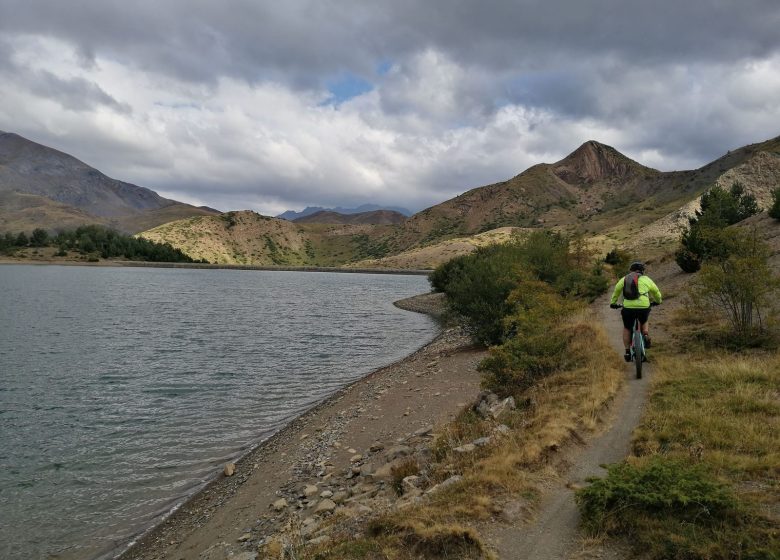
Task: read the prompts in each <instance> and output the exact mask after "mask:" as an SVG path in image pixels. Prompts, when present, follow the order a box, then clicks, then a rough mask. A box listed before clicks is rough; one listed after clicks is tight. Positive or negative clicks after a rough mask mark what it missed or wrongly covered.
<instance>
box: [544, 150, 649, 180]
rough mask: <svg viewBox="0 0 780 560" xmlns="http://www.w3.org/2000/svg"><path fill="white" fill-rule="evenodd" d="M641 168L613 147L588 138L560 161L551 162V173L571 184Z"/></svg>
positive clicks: (633, 171)
mask: <svg viewBox="0 0 780 560" xmlns="http://www.w3.org/2000/svg"><path fill="white" fill-rule="evenodd" d="M639 169H643V166H641V165H640V164H638V163H637V162H635V161H634V160H632V159H630V158H627V157H626V156H624V155H623V154H621V153H620V152H618V151H617V150H616V149H615V148H613V147H611V146H607V145H605V144H601V143H599V142H596V141H595V140H588V141H587V142H585V143H584V144H583V145H582V146H580V147H579V148H577V149H576V150H574V151H573V152H572V153H571V154H569V155H568V156H566V157H565V158H564V159H562V160H561V161H559V162H557V163H555V164H553V173H555V175H556V176H558V177H559V178H560V179H562V180H563V181H566V182H567V183H569V184H571V185H576V184H581V183H595V182H598V181H602V180H605V179H613V178H625V177H626V176H628V175H631V174H633V173H635V172H636V171H637V170H639Z"/></svg>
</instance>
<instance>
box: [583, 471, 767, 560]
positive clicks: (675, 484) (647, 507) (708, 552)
mask: <svg viewBox="0 0 780 560" xmlns="http://www.w3.org/2000/svg"><path fill="white" fill-rule="evenodd" d="M607 471H608V474H607V476H606V478H603V479H596V480H594V481H593V483H592V484H591V485H590V486H588V487H587V488H584V489H582V490H579V491H578V492H577V495H576V500H577V505H578V507H579V509H580V512H581V514H582V523H583V526H584V528H585V530H586V531H587V532H588V533H590V534H600V533H606V534H620V535H623V536H627V537H629V538H630V540H631V542H632V543H633V544H634V546H635V547H636V548H637V549H638V550H641V551H642V553H643V557H646V558H652V559H666V558H684V559H686V560H694V559H700V560H705V559H707V560H715V559H723V560H726V559H732V558H743V559H747V558H753V559H756V560H758V559H767V560H768V559H770V558H773V557H774V558H776V556H772V553H771V550H772V548H773V546H776V544H777V538H776V536H775V537H772V535H771V531H768V530H766V525H767V522H766V520H764V519H761V518H758V517H756V516H754V515H752V514H750V513H748V512H747V511H746V510H745V508H744V507H743V506H742V505H741V504H740V502H739V501H738V500H737V498H736V496H735V494H734V492H733V491H732V490H731V488H730V487H728V486H726V485H725V484H723V483H721V482H719V481H717V480H716V479H715V478H714V477H713V476H712V475H711V474H709V472H708V471H707V470H706V469H705V468H704V467H702V466H700V465H696V466H691V465H688V464H686V463H684V462H682V461H679V460H672V459H668V458H664V457H659V456H656V457H653V458H651V459H650V460H649V461H648V462H646V463H645V464H643V465H638V466H634V465H631V464H629V463H627V462H623V463H619V464H616V465H610V466H609V467H607Z"/></svg>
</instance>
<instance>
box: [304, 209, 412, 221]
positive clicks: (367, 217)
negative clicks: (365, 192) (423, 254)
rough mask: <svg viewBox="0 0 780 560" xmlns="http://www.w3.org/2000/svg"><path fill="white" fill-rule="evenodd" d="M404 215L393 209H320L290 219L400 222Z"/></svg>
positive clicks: (404, 217)
mask: <svg viewBox="0 0 780 560" xmlns="http://www.w3.org/2000/svg"><path fill="white" fill-rule="evenodd" d="M405 219H406V216H405V215H403V214H401V213H400V212H395V211H394V210H372V211H370V212H356V213H352V214H342V213H340V212H334V211H330V210H320V211H319V212H315V213H314V214H308V215H306V216H302V217H300V218H296V219H294V220H292V221H293V222H295V223H296V224H377V225H378V224H400V223H401V222H403V221H404V220H405Z"/></svg>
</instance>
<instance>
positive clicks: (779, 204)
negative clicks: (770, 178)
mask: <svg viewBox="0 0 780 560" xmlns="http://www.w3.org/2000/svg"><path fill="white" fill-rule="evenodd" d="M769 215H770V216H771V217H772V218H774V219H775V220H780V187H777V188H775V189H772V206H770V207H769Z"/></svg>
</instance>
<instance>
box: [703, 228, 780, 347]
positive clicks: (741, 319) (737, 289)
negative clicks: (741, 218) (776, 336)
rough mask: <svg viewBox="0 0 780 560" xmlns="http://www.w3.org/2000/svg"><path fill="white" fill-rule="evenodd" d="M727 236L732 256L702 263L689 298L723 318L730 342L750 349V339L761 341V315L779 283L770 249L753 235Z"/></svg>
mask: <svg viewBox="0 0 780 560" xmlns="http://www.w3.org/2000/svg"><path fill="white" fill-rule="evenodd" d="M730 233H732V234H733V235H732V236H731V243H732V247H731V251H732V254H731V255H729V256H728V257H726V258H721V259H718V260H716V261H714V262H711V263H708V264H705V265H704V266H703V267H702V270H701V272H700V273H699V277H698V278H697V279H696V281H695V282H693V283H692V285H691V289H690V295H691V299H692V300H693V302H694V304H695V305H698V306H700V307H702V308H704V309H710V310H713V311H716V312H717V313H719V314H721V315H722V316H724V317H725V318H726V320H727V321H728V323H729V326H730V328H731V342H733V343H735V344H736V345H738V346H750V345H751V341H752V340H753V339H757V340H760V339H762V337H761V336H760V335H761V333H762V332H763V330H764V327H765V321H764V316H765V314H766V311H767V309H768V307H769V305H770V303H771V302H772V296H773V294H774V293H775V292H776V291H777V290H778V288H780V281H779V280H778V279H777V278H776V277H775V276H774V274H773V272H772V269H771V268H769V265H768V263H767V259H768V257H769V248H768V247H767V246H766V245H765V244H764V243H762V242H760V241H759V240H758V239H757V236H756V234H755V233H753V234H744V233H742V232H730ZM757 335H759V336H757Z"/></svg>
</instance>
